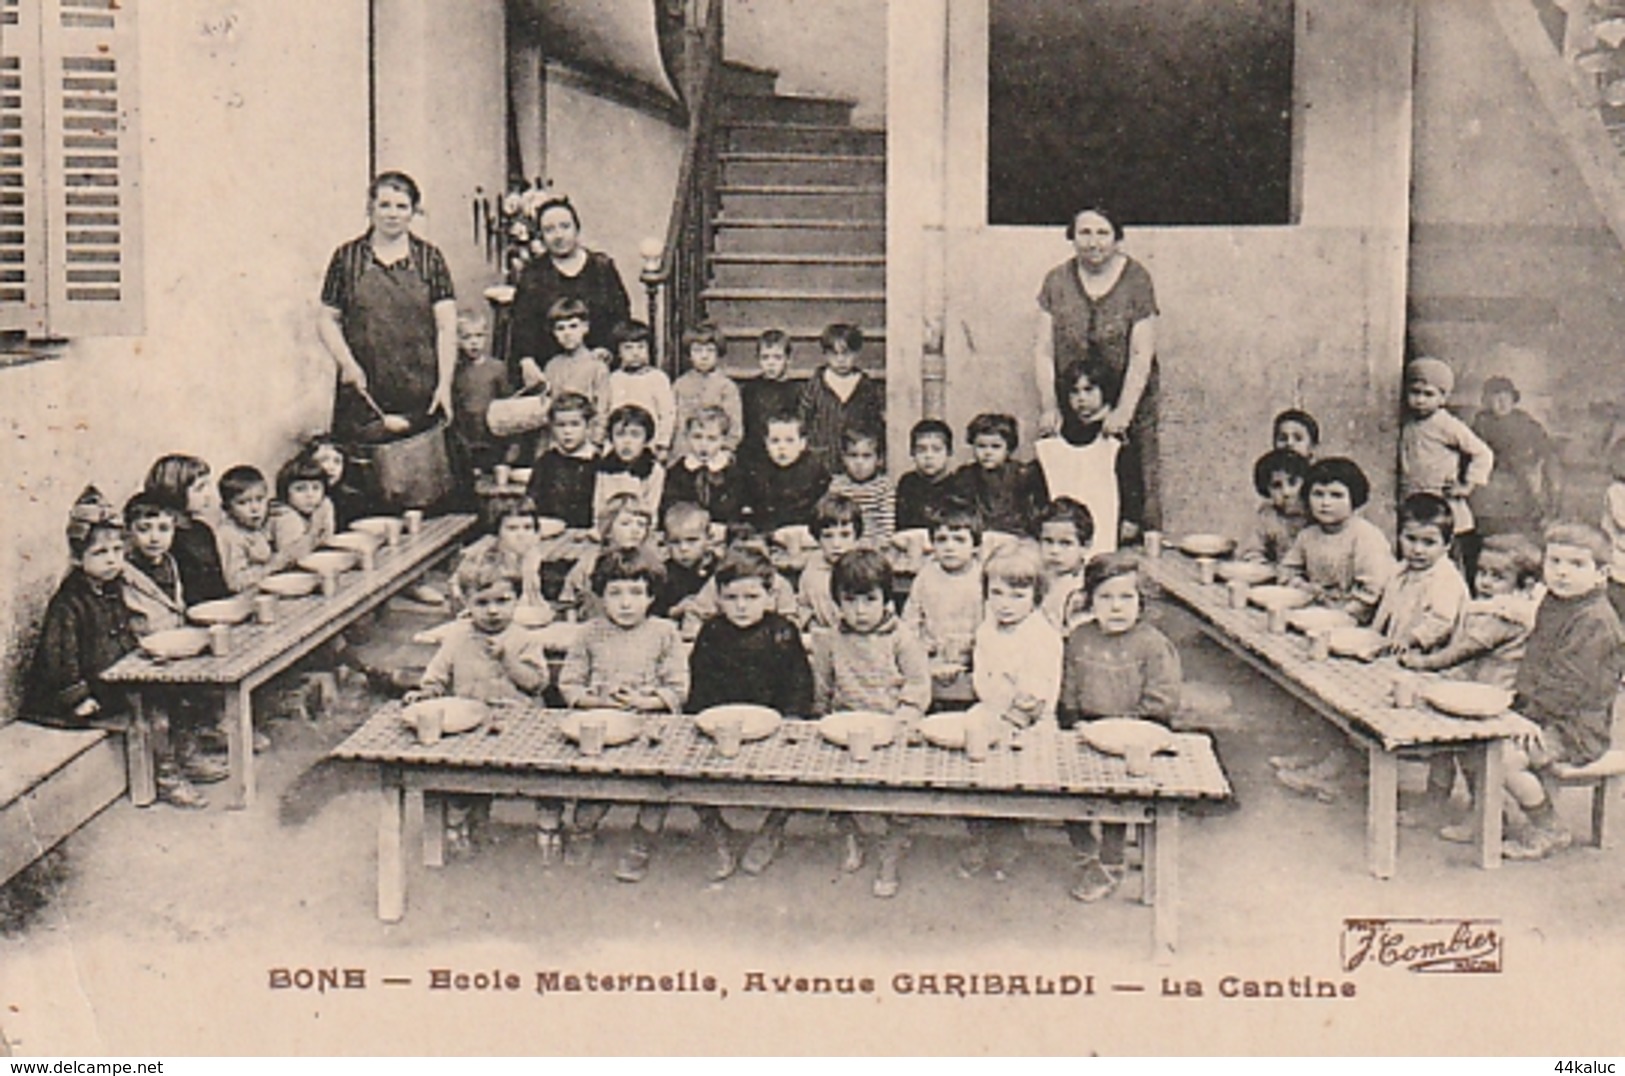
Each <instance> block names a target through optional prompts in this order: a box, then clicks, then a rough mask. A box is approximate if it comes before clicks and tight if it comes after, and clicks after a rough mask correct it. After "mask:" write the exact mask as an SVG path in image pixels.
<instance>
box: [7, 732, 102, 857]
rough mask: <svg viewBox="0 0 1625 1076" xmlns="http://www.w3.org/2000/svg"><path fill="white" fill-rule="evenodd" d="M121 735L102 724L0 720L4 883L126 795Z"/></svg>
mask: <svg viewBox="0 0 1625 1076" xmlns="http://www.w3.org/2000/svg"><path fill="white" fill-rule="evenodd" d="M124 789H125V776H124V744H123V738H122V737H120V736H116V735H114V734H113V733H111V732H108V731H106V730H104V729H57V728H48V727H46V726H43V725H34V724H30V723H28V722H25V721H14V722H12V723H11V724H8V725H3V726H0V883H4V882H5V881H7V880H9V879H10V878H11V877H12V876H13V875H15V874H17V873H18V872H19V871H21V870H23V869H24V868H25V867H27V866H28V865H29V864H30V863H33V862H34V861H35V860H36V859H38V858H39V857H40V856H43V855H44V854H45V853H46V852H48V851H50V850H51V849H52V848H53V847H55V846H56V844H57V843H58V842H59V841H61V840H62V839H63V838H64V837H67V836H68V835H69V834H70V833H72V832H73V831H74V830H76V829H78V828H79V827H80V826H82V825H84V824H85V823H86V822H88V821H89V820H90V819H91V818H93V817H95V815H96V814H97V813H99V812H100V811H101V810H102V808H104V807H106V806H107V805H108V804H110V803H112V802H113V801H114V800H116V799H118V798H119V797H120V796H122V795H123V794H124Z"/></svg>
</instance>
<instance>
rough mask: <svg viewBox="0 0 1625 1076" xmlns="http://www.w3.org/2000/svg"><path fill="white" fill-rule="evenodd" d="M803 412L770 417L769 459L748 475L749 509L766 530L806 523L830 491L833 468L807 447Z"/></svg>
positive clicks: (748, 514)
mask: <svg viewBox="0 0 1625 1076" xmlns="http://www.w3.org/2000/svg"><path fill="white" fill-rule="evenodd" d="M802 430H803V423H802V420H801V417H800V416H799V415H775V416H773V417H772V418H769V419H768V420H767V438H766V440H765V442H764V447H765V449H766V454H767V460H766V462H764V463H763V464H762V465H761V466H759V467H757V468H755V469H754V470H753V471H752V472H751V473H750V474H749V475H747V476H746V482H745V513H746V518H747V519H748V520H749V521H750V523H751V525H752V526H754V527H755V528H756V529H757V530H759V531H761V532H762V533H763V534H772V533H773V532H774V531H776V530H778V529H779V528H781V527H805V526H806V525H807V524H809V523H811V522H812V516H813V506H814V505H816V504H817V503H818V498H820V497H822V496H823V495H824V494H825V493H827V492H828V491H829V472H828V471H826V470H825V469H824V465H823V464H822V463H820V462H819V461H818V458H817V457H816V456H814V455H813V454H812V453H810V452H808V451H807V438H806V437H805V436H804V434H803V433H802Z"/></svg>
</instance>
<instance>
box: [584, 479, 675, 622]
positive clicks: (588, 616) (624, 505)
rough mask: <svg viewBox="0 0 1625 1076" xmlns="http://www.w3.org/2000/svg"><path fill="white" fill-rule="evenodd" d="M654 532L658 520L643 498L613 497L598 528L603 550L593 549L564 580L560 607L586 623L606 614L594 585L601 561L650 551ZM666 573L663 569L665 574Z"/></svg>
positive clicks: (630, 495) (628, 494) (631, 495)
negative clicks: (610, 556) (610, 555)
mask: <svg viewBox="0 0 1625 1076" xmlns="http://www.w3.org/2000/svg"><path fill="white" fill-rule="evenodd" d="M653 530H654V517H653V516H652V515H650V514H649V509H648V507H647V506H646V505H645V504H644V502H643V498H641V497H639V496H638V495H637V494H635V493H617V494H615V495H614V496H613V497H611V498H609V500H608V501H607V502H606V503H605V505H604V515H603V519H602V520H601V521H600V522H599V525H598V540H599V542H600V543H601V544H602V545H603V549H602V551H599V550H593V551H592V552H589V553H588V554H587V555H586V556H584V557H582V558H581V559H580V560H578V561H576V562H575V565H574V566H573V567H572V568H571V569H570V572H569V574H568V575H566V576H565V577H564V585H563V587H561V588H560V589H559V605H560V606H561V607H562V608H564V609H566V610H570V611H573V612H574V614H575V619H576V620H578V621H582V622H585V621H588V620H592V619H594V618H595V617H598V616H600V615H602V613H603V608H602V607H601V606H600V605H599V603H598V592H597V590H596V589H595V588H594V587H593V585H592V579H593V572H594V571H595V570H596V568H597V566H598V562H599V561H600V560H601V559H603V557H604V556H605V555H606V554H608V553H613V552H616V551H625V552H631V551H641V552H649V538H650V535H651V534H652V533H653ZM664 574H665V572H664V570H662V572H661V575H662V576H664ZM657 589H658V584H657ZM652 598H653V595H652V594H651V600H652Z"/></svg>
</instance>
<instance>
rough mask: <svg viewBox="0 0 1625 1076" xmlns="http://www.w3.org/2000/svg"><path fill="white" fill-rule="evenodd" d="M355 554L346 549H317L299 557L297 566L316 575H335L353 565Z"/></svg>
mask: <svg viewBox="0 0 1625 1076" xmlns="http://www.w3.org/2000/svg"><path fill="white" fill-rule="evenodd" d="M355 563H356V555H355V554H354V553H353V552H351V551H350V550H348V549H318V550H317V551H316V552H314V553H311V554H308V555H306V556H303V557H300V558H299V567H301V568H303V569H305V571H307V572H315V573H316V574H317V575H336V574H337V573H339V572H342V571H347V570H349V569H350V568H353V567H355Z"/></svg>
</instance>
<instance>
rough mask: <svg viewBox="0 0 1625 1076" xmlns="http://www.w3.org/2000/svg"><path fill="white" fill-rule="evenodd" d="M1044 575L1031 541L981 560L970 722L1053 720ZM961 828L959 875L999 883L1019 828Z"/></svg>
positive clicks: (993, 823)
mask: <svg viewBox="0 0 1625 1076" xmlns="http://www.w3.org/2000/svg"><path fill="white" fill-rule="evenodd" d="M1074 503H1075V502H1074ZM1080 507H1081V506H1080ZM1045 574H1046V573H1045V568H1044V561H1043V558H1042V557H1041V556H1040V554H1039V552H1038V548H1037V547H1036V546H1034V545H1033V544H1032V543H1031V542H1022V543H1021V544H1020V545H1016V546H1008V547H1006V548H1004V549H1001V550H999V551H997V552H995V553H994V554H993V555H992V556H990V557H988V558H987V564H986V565H985V566H984V567H983V576H984V578H985V580H986V590H987V617H986V619H984V620H983V621H982V623H981V624H980V625H979V626H978V627H977V629H976V642H975V646H974V650H973V653H974V657H973V658H972V664H973V665H974V667H975V670H976V672H975V686H976V706H975V707H974V708H972V709H971V711H970V712H969V713H970V714H973V715H976V718H977V719H981V720H991V721H999V722H1004V723H1008V724H1009V725H1011V726H1013V727H1014V728H1017V729H1025V728H1029V727H1031V726H1033V725H1035V724H1038V723H1039V722H1044V723H1047V724H1052V725H1053V724H1054V722H1055V699H1056V696H1057V694H1059V692H1060V688H1061V653H1062V643H1061V633H1060V632H1059V631H1058V630H1056V627H1055V625H1054V624H1052V623H1051V622H1050V620H1049V618H1048V617H1047V616H1045V615H1044V613H1043V610H1042V609H1041V608H1040V606H1041V603H1042V602H1043V600H1044V588H1045V582H1046V580H1045ZM965 825H966V828H967V829H969V830H970V834H971V842H970V844H968V845H966V846H965V848H964V850H963V851H962V852H961V853H960V856H959V873H960V875H961V876H962V877H966V878H972V877H975V876H976V875H978V874H980V873H982V871H983V870H984V869H985V868H986V867H988V866H989V865H990V864H991V866H992V868H993V880H994V881H996V882H1002V881H1004V880H1005V877H1006V876H1007V874H1008V873H1009V870H1010V868H1011V866H1012V865H1013V864H1014V863H1015V860H1016V857H1017V855H1019V854H1020V848H1021V823H1020V822H1012V821H1008V820H988V819H974V818H973V819H967V820H966V823H965Z"/></svg>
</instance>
